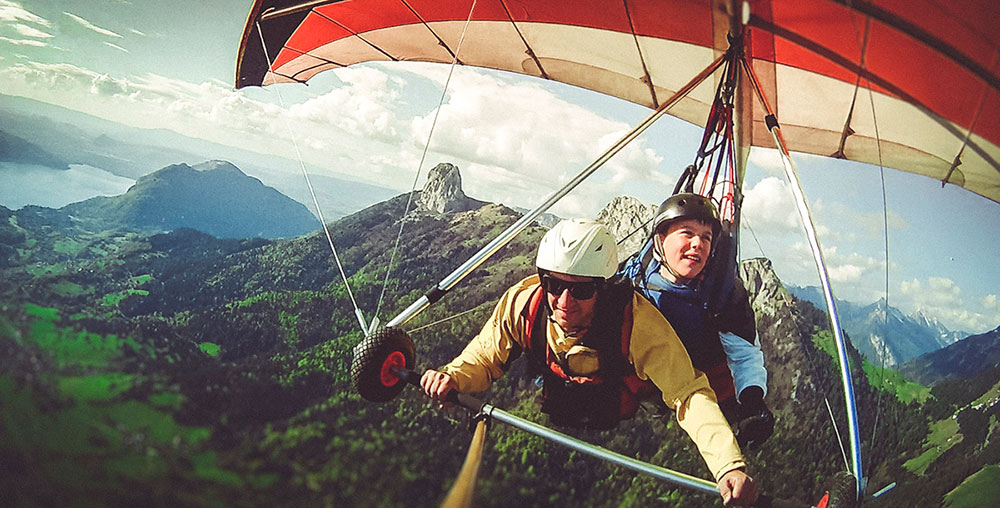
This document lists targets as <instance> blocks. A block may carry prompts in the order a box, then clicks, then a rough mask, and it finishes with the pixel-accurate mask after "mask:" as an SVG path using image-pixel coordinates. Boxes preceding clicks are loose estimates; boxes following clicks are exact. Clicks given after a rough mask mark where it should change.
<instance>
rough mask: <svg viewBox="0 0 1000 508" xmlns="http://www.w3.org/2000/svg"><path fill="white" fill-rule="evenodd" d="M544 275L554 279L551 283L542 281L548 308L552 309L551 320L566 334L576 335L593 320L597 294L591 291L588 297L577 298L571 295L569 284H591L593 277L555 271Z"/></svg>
mask: <svg viewBox="0 0 1000 508" xmlns="http://www.w3.org/2000/svg"><path fill="white" fill-rule="evenodd" d="M545 277H549V278H551V279H554V281H553V282H554V283H553V284H544V283H543V284H544V286H543V287H545V298H546V299H547V300H548V303H549V308H550V309H552V320H553V321H555V322H556V324H557V325H559V327H560V328H562V329H563V331H564V332H566V334H567V335H576V334H578V333H580V332H582V331H584V330H586V329H587V328H589V327H590V323H591V321H593V320H594V306H595V305H596V303H597V294H596V293H594V292H591V294H590V295H589V296H590V298H586V299H577V298H575V297H574V296H573V295H572V292H573V290H572V289H571V288H570V286H572V285H573V283H577V284H583V285H587V286H592V285H593V284H594V278H593V277H581V276H579V275H567V274H564V273H557V272H549V273H547V274H546V275H545Z"/></svg>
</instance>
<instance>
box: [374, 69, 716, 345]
mask: <svg viewBox="0 0 1000 508" xmlns="http://www.w3.org/2000/svg"><path fill="white" fill-rule="evenodd" d="M724 59H725V55H724V54H723V55H722V56H720V57H719V58H717V59H715V61H713V62H712V63H711V64H709V65H708V67H706V68H705V69H704V70H702V71H701V73H699V74H698V75H697V76H695V77H694V78H693V79H691V81H689V82H688V83H687V84H686V85H684V87H683V88H681V89H680V90H678V91H677V93H675V94H674V95H673V96H671V97H670V99H669V100H667V101H666V102H664V103H663V104H660V107H658V108H656V110H655V111H653V112H652V113H651V114H650V115H649V116H648V117H646V119H645V120H643V121H642V122H641V123H640V124H639V125H636V126H635V127H634V128H632V130H631V131H629V132H628V133H626V134H625V135H624V136H622V137H621V139H619V140H618V141H617V142H616V143H615V144H614V145H612V146H611V148H608V149H607V150H606V151H605V152H604V153H603V154H601V156H600V157H598V158H597V159H596V160H595V161H594V162H591V163H590V165H589V166H587V167H586V168H584V169H583V170H582V171H580V173H578V174H577V175H576V176H575V177H574V178H573V179H572V180H570V181H569V182H567V183H566V185H564V186H563V187H562V188H561V189H559V190H557V191H556V192H554V193H553V194H551V195H549V197H548V198H546V200H545V201H544V202H543V203H542V204H540V205H538V206H537V207H535V209H534V210H532V211H530V212H528V213H527V214H525V215H524V216H522V217H521V218H520V219H518V221H517V222H515V223H513V224H511V225H510V226H509V227H508V228H507V229H506V230H504V231H503V232H502V233H500V234H499V235H498V236H497V237H496V238H494V239H493V241H491V242H490V243H488V244H486V246H485V247H483V248H482V249H480V250H479V252H477V253H475V254H473V255H472V257H470V258H469V259H468V260H467V261H466V262H465V263H463V264H462V265H461V266H459V267H458V268H456V269H455V271H453V272H451V274H449V275H448V276H447V277H445V278H444V279H443V280H442V281H441V282H440V283H438V285H437V288H436V289H435V291H433V292H432V293H431V294H434V295H435V296H436V297H435V301H436V300H437V297H440V296H441V294H443V293H444V292H447V291H449V290H451V288H453V287H455V285H456V284H458V283H459V282H460V281H461V280H462V279H464V278H465V277H467V276H468V275H469V274H470V273H472V272H473V271H474V270H475V269H476V268H479V266H480V265H482V264H483V263H484V262H485V261H486V260H487V259H489V258H490V257H491V256H493V254H496V252H497V251H498V250H500V249H501V248H503V247H504V246H505V245H507V244H508V243H510V241H511V240H513V239H514V237H516V236H517V235H518V234H519V233H520V232H521V231H523V230H524V229H525V228H526V227H528V225H529V224H531V222H532V221H534V220H535V219H537V218H538V216H539V215H541V214H542V213H544V212H545V211H546V210H548V209H549V208H550V207H551V206H552V205H554V204H555V203H556V202H557V201H559V200H560V199H562V198H563V196H565V195H566V194H569V192H570V191H572V190H573V189H575V188H576V187H577V186H578V185H580V184H581V183H583V181H584V180H586V179H587V178H588V177H590V175H592V174H594V172H595V171H597V170H598V169H599V168H600V167H601V166H603V165H604V163H605V162H607V161H608V160H610V159H611V157H613V156H614V155H615V154H617V153H618V152H619V151H621V150H622V148H625V146H626V145H628V144H629V143H630V142H632V140H634V139H635V138H637V137H639V135H640V134H642V133H643V132H644V131H645V130H646V129H647V128H649V126H650V125H653V123H654V122H656V120H657V119H659V118H660V117H661V116H663V115H664V114H665V113H666V112H667V110H668V109H670V107H671V106H673V105H674V104H675V103H676V102H677V101H678V100H680V99H681V98H683V97H684V96H686V95H687V94H688V93H689V92H690V91H691V90H693V89H694V88H695V87H697V86H698V85H699V84H701V82H702V81H704V80H705V78H707V77H708V76H710V75H711V74H712V73H713V72H715V70H716V69H717V68H718V67H719V65H720V64H721V63H722V62H723V60H724ZM431 303H434V302H432V301H431V297H430V296H428V295H424V296H422V297H420V298H419V299H417V301H415V302H413V303H412V304H411V305H410V306H409V307H407V308H406V309H405V310H403V311H402V312H400V313H399V314H398V315H397V316H396V317H394V318H392V320H391V321H389V322H388V323H386V326H400V325H402V324H405V323H406V322H407V321H409V320H410V319H413V317H414V316H416V315H417V314H419V313H420V312H421V311H423V310H424V309H426V308H427V307H428V306H430V304H431Z"/></svg>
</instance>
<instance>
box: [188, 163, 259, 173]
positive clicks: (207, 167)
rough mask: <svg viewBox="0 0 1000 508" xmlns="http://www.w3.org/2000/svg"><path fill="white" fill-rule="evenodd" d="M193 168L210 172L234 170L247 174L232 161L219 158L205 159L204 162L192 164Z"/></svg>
mask: <svg viewBox="0 0 1000 508" xmlns="http://www.w3.org/2000/svg"><path fill="white" fill-rule="evenodd" d="M191 168H192V169H194V170H195V171H201V172H209V171H233V172H236V173H239V174H241V175H244V174H246V173H244V172H243V171H241V170H240V168H238V167H236V166H235V165H233V163H232V162H229V161H224V160H218V159H216V160H210V161H205V162H202V163H200V164H195V165H194V166H191Z"/></svg>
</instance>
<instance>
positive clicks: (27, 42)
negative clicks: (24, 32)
mask: <svg viewBox="0 0 1000 508" xmlns="http://www.w3.org/2000/svg"><path fill="white" fill-rule="evenodd" d="M0 42H6V43H7V44H13V45H15V46H34V47H37V48H44V47H46V46H48V44H46V43H44V42H42V41H37V40H35V39H11V38H10V37H0Z"/></svg>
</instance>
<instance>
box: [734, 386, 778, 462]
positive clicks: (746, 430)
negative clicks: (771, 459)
mask: <svg viewBox="0 0 1000 508" xmlns="http://www.w3.org/2000/svg"><path fill="white" fill-rule="evenodd" d="M739 399H740V406H739V412H738V416H737V420H736V442H737V443H738V444H739V445H740V448H743V447H745V446H749V447H750V449H751V450H754V449H757V448H758V447H759V446H760V445H762V444H763V443H764V441H767V438H769V437H771V434H772V433H774V414H773V413H771V410H770V409H768V408H767V404H765V403H764V390H763V389H762V388H761V387H759V386H751V387H748V388H746V389H745V390H743V391H742V392H740V397H739Z"/></svg>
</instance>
